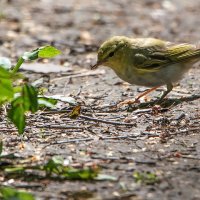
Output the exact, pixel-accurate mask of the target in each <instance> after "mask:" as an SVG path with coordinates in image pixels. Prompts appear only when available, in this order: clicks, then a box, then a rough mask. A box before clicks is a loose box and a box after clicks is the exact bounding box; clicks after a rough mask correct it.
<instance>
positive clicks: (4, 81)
mask: <svg viewBox="0 0 200 200" xmlns="http://www.w3.org/2000/svg"><path fill="white" fill-rule="evenodd" d="M11 74H12V73H10V72H8V71H7V70H6V69H4V68H2V67H0V104H1V103H2V102H4V101H7V100H10V99H12V98H13V96H14V91H13V87H12V79H11Z"/></svg>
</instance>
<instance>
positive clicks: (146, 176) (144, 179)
mask: <svg viewBox="0 0 200 200" xmlns="http://www.w3.org/2000/svg"><path fill="white" fill-rule="evenodd" d="M133 177H134V179H135V181H136V182H138V183H144V184H154V183H156V182H157V181H158V177H157V175H156V174H155V173H151V172H134V173H133Z"/></svg>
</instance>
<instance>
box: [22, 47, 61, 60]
mask: <svg viewBox="0 0 200 200" xmlns="http://www.w3.org/2000/svg"><path fill="white" fill-rule="evenodd" d="M59 54H61V51H59V50H58V49H56V48H55V47H53V46H44V47H40V48H37V49H35V50H33V51H31V52H25V53H24V55H23V56H22V58H23V59H24V60H29V61H32V60H36V59H38V58H53V57H55V56H57V55H59Z"/></svg>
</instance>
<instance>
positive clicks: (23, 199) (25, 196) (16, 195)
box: [0, 187, 35, 200]
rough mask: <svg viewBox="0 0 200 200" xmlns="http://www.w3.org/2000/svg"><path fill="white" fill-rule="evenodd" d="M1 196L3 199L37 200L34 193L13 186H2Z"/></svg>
mask: <svg viewBox="0 0 200 200" xmlns="http://www.w3.org/2000/svg"><path fill="white" fill-rule="evenodd" d="M0 197H1V199H3V200H35V198H34V196H33V195H32V194H30V193H27V192H25V191H21V190H16V189H14V188H11V187H1V188H0Z"/></svg>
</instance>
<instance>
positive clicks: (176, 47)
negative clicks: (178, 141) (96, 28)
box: [91, 36, 200, 102]
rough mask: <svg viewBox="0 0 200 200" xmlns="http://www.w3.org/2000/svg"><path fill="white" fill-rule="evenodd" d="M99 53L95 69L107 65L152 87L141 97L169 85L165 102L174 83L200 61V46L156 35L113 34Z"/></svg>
mask: <svg viewBox="0 0 200 200" xmlns="http://www.w3.org/2000/svg"><path fill="white" fill-rule="evenodd" d="M97 54H98V55H97V62H96V64H94V65H92V66H91V69H96V68H98V67H99V66H100V65H103V66H107V67H109V68H111V69H112V70H114V72H115V73H116V75H117V76H118V77H119V78H121V79H122V80H124V81H126V82H128V83H130V84H134V85H138V86H145V87H148V88H150V89H148V90H147V91H145V92H144V93H142V94H140V95H139V96H138V97H137V100H138V99H139V98H141V97H142V96H145V95H146V94H148V93H150V92H152V91H154V90H155V89H157V88H158V87H160V86H163V85H166V87H167V90H166V91H165V92H164V93H163V94H162V96H161V97H160V99H159V102H162V100H163V99H164V98H165V97H166V95H167V94H168V93H170V92H171V91H172V89H173V87H174V84H175V83H176V82H178V81H180V80H181V79H182V78H183V75H184V74H185V73H186V72H187V71H188V70H189V69H190V68H191V67H192V66H193V65H194V64H195V63H196V62H198V61H199V60H200V46H199V45H198V44H189V43H173V42H169V41H165V40H161V39H156V38H129V37H126V36H113V37H111V38H110V39H108V40H106V41H105V42H103V44H102V45H101V46H100V47H99V49H98V52H97ZM134 102H135V101H134Z"/></svg>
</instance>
